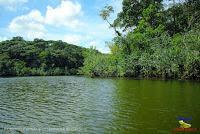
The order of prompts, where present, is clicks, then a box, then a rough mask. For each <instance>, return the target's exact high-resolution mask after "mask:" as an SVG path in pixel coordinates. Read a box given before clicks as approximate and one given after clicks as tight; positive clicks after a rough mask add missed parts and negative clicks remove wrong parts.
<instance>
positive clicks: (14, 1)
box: [0, 0, 28, 10]
mask: <svg viewBox="0 0 200 134" xmlns="http://www.w3.org/2000/svg"><path fill="white" fill-rule="evenodd" d="M27 2H28V0H0V6H2V7H4V8H6V9H9V10H15V9H16V8H17V7H19V6H21V5H23V4H25V3H27Z"/></svg>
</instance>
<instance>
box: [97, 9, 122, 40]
mask: <svg viewBox="0 0 200 134" xmlns="http://www.w3.org/2000/svg"><path fill="white" fill-rule="evenodd" d="M111 13H114V10H113V7H112V6H105V7H104V9H102V10H101V11H100V16H101V17H102V19H103V20H105V21H106V22H107V23H108V24H109V25H110V27H112V28H113V29H114V31H115V33H116V34H117V35H118V36H121V33H120V32H119V31H117V29H116V27H115V26H114V25H113V24H111V22H109V20H108V18H109V17H110V14H111Z"/></svg>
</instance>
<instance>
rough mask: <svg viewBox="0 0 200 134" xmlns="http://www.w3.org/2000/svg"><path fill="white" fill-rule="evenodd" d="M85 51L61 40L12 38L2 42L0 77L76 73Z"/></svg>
mask: <svg viewBox="0 0 200 134" xmlns="http://www.w3.org/2000/svg"><path fill="white" fill-rule="evenodd" d="M83 51H85V48H81V47H78V46H75V45H71V44H67V43H65V42H62V41H44V40H42V39H34V41H25V40H24V39H23V38H22V37H13V39H11V40H6V41H2V42H0V76H36V75H43V76H46V75H74V74H77V72H78V69H79V67H80V66H82V65H83V58H84V57H83V55H82V53H83Z"/></svg>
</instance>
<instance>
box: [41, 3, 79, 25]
mask: <svg viewBox="0 0 200 134" xmlns="http://www.w3.org/2000/svg"><path fill="white" fill-rule="evenodd" d="M81 14H82V11H81V5H80V4H79V3H77V2H76V3H73V2H72V1H70V0H66V1H62V2H61V4H60V5H59V6H57V7H56V8H52V7H51V6H48V7H47V12H46V16H45V21H46V23H47V24H50V25H55V26H67V27H71V28H76V27H77V26H79V25H80V24H81V22H80V21H79V20H78V19H77V18H78V16H80V15H81Z"/></svg>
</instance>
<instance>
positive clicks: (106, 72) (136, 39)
mask: <svg viewBox="0 0 200 134" xmlns="http://www.w3.org/2000/svg"><path fill="white" fill-rule="evenodd" d="M169 2H172V4H171V5H170V6H168V7H166V6H165V4H166V3H169ZM164 3H165V4H164ZM113 12H114V10H113V8H112V6H106V7H105V8H104V9H103V10H102V11H101V12H100V16H101V17H102V18H103V19H104V20H105V21H106V22H107V23H108V25H109V26H110V27H111V28H112V29H113V30H114V31H115V33H116V35H117V36H116V37H115V38H114V39H113V41H112V42H110V43H109V44H108V45H109V47H110V50H111V53H112V54H111V55H104V54H97V53H96V52H95V51H93V50H92V49H91V50H88V53H87V54H86V57H85V60H84V61H85V62H84V66H83V67H82V69H81V71H80V72H82V73H83V74H86V75H89V76H94V77H95V76H100V77H102V76H103V77H113V76H114V77H115V76H119V77H124V76H125V77H142V78H144V77H145V78H152V77H154V78H170V79H171V78H172V79H200V1H199V0H184V1H182V2H180V3H177V1H170V0H169V1H168V0H167V1H163V0H123V2H122V11H121V12H120V13H118V15H117V18H116V19H115V20H114V22H113V23H111V22H110V21H109V16H110V14H111V13H113ZM120 31H121V33H120Z"/></svg>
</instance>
